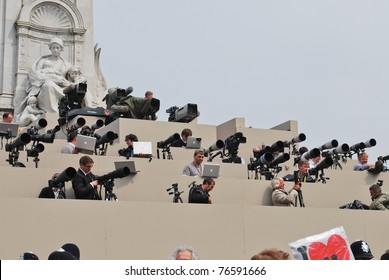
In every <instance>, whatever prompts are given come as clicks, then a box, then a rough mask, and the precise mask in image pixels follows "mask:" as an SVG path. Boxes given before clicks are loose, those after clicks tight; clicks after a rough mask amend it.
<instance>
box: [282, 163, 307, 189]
mask: <svg viewBox="0 0 389 280" xmlns="http://www.w3.org/2000/svg"><path fill="white" fill-rule="evenodd" d="M283 179H284V181H287V182H291V181H294V175H293V174H288V175H286V176H284V178H283ZM298 180H299V181H300V182H301V183H314V182H315V180H314V179H313V178H312V176H311V175H309V162H308V161H307V160H304V159H302V160H300V161H299V163H298Z"/></svg>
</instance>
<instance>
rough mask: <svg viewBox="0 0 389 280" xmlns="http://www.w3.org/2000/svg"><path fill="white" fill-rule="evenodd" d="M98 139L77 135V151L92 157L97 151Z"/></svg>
mask: <svg viewBox="0 0 389 280" xmlns="http://www.w3.org/2000/svg"><path fill="white" fill-rule="evenodd" d="M95 146H96V138H95V137H91V136H85V135H77V140H76V149H78V151H79V153H83V154H88V155H92V154H93V152H94V151H95Z"/></svg>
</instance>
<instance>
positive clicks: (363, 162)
mask: <svg viewBox="0 0 389 280" xmlns="http://www.w3.org/2000/svg"><path fill="white" fill-rule="evenodd" d="M368 160H369V156H368V154H367V153H365V152H362V153H360V154H359V155H358V162H357V163H356V164H355V165H354V170H355V171H364V170H367V169H369V168H374V167H375V164H369V163H367V161H368Z"/></svg>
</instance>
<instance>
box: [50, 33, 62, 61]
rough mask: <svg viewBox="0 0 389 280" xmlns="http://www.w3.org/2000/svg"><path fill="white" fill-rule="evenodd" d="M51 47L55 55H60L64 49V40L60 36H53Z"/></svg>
mask: <svg viewBox="0 0 389 280" xmlns="http://www.w3.org/2000/svg"><path fill="white" fill-rule="evenodd" d="M49 49H50V51H51V53H52V55H53V56H60V55H61V51H63V41H62V40H61V39H60V38H56V37H55V38H53V39H51V40H50V43H49Z"/></svg>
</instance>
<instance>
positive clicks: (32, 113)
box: [19, 96, 45, 126]
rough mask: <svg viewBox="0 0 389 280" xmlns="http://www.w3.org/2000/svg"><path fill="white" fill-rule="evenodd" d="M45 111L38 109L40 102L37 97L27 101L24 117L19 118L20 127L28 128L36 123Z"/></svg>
mask: <svg viewBox="0 0 389 280" xmlns="http://www.w3.org/2000/svg"><path fill="white" fill-rule="evenodd" d="M44 113H45V111H43V110H41V109H39V108H38V100H37V98H36V97H35V96H30V97H29V98H28V99H27V106H26V108H24V110H23V112H22V115H21V116H20V118H19V125H20V126H28V125H30V124H31V123H35V122H36V121H37V120H38V119H40V118H41V116H42V115H43V114H44Z"/></svg>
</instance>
